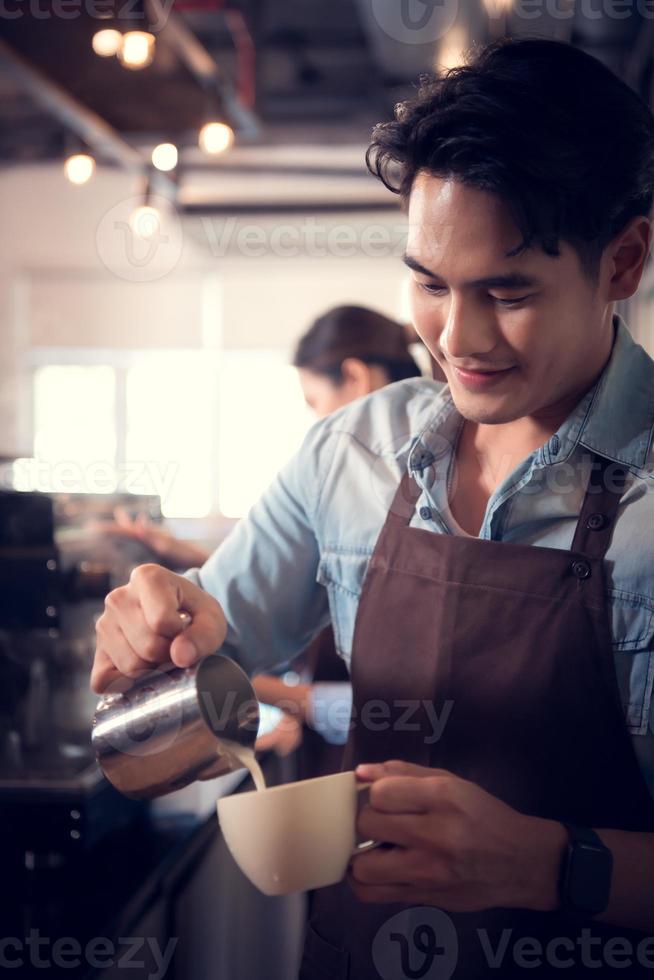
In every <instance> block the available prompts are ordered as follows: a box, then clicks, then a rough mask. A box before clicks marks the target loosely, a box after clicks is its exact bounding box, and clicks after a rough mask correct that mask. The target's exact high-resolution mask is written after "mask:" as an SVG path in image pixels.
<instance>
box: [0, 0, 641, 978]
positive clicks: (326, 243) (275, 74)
mask: <svg viewBox="0 0 654 980" xmlns="http://www.w3.org/2000/svg"><path fill="white" fill-rule="evenodd" d="M503 34H511V35H516V36H517V35H525V34H528V35H532V36H533V35H539V36H546V37H555V38H558V39H560V40H564V41H566V42H569V43H570V44H573V45H576V46H579V47H581V48H583V49H584V50H586V51H588V52H589V53H590V54H593V55H595V56H596V57H598V58H600V59H601V60H602V61H604V62H605V63H606V64H607V65H608V66H609V67H610V68H611V69H612V70H614V71H615V72H616V73H617V74H618V75H620V76H621V77H622V78H624V79H625V80H626V81H627V82H628V84H629V85H631V86H632V87H633V88H634V89H635V90H637V91H638V92H640V94H641V95H642V96H643V98H645V99H646V100H647V101H649V102H651V101H652V97H653V95H654V73H653V65H654V57H653V55H654V44H653V41H654V6H652V4H651V3H649V2H648V0H634V2H633V3H632V2H631V0H576V2H575V0H522V2H519V0H515V2H512V0H330V2H329V3H324V2H318V0H284V2H281V0H233V2H229V3H228V2H223V0H3V2H2V4H1V5H0V821H1V824H0V829H2V832H3V837H2V841H3V847H4V851H5V853H3V854H2V860H3V866H4V867H5V868H8V869H10V870H9V871H7V874H8V875H10V877H8V878H7V879H6V880H7V881H8V882H9V883H10V884H9V885H7V887H6V888H5V896H4V899H3V904H2V905H1V906H0V912H1V913H2V917H0V940H2V937H5V938H6V939H8V940H9V944H8V945H7V944H5V945H2V944H1V943H0V949H1V950H2V952H1V953H0V969H5V968H9V967H10V968H14V967H21V968H24V969H25V970H26V971H27V972H26V973H25V975H26V976H29V975H31V974H30V973H29V970H30V969H33V968H35V967H34V962H33V948H32V946H30V944H29V941H28V940H29V936H30V935H32V933H33V932H34V930H36V932H37V933H38V934H39V935H40V936H43V937H46V938H47V940H48V942H49V944H50V945H49V946H48V947H47V949H46V948H45V947H44V949H43V950H42V956H43V957H44V958H45V957H46V956H47V955H50V958H51V964H50V967H51V968H52V969H54V970H55V971H56V970H57V969H59V968H61V969H63V968H64V967H66V964H65V963H64V966H61V963H60V962H59V960H61V959H62V957H61V956H60V957H59V960H57V958H56V956H54V954H53V947H54V944H55V943H56V941H57V939H61V938H62V937H63V938H66V937H68V938H70V937H73V940H74V942H75V943H77V945H78V946H79V948H80V949H81V950H82V951H84V950H86V953H83V955H81V956H80V955H78V956H77V959H78V960H79V962H78V963H77V964H76V965H75V966H72V965H70V963H69V964H68V966H69V967H70V968H66V972H65V974H64V975H65V976H70V977H72V976H80V977H82V976H83V977H103V978H105V977H110V976H114V975H116V976H117V975H118V973H117V972H116V971H117V970H118V969H119V960H120V956H119V954H120V953H121V952H122V953H123V954H124V953H125V950H124V949H122V947H120V941H121V937H124V936H129V935H132V936H140V937H141V938H142V939H143V950H142V956H141V959H143V957H144V956H145V952H146V951H148V950H150V947H149V945H148V943H149V941H150V940H152V943H153V944H154V943H155V940H156V942H157V943H160V948H161V949H162V950H163V949H164V948H166V944H167V942H168V940H169V939H170V937H171V936H173V937H175V938H176V940H177V951H176V952H175V955H174V956H173V958H172V959H171V960H170V962H168V964H167V965H166V967H165V970H164V972H162V973H160V974H157V972H156V970H157V969H158V968H157V967H156V956H154V953H153V952H152V950H154V945H153V946H152V950H150V953H152V956H151V958H150V959H149V960H148V961H147V962H146V961H145V960H144V963H145V965H144V966H143V967H142V969H141V970H140V972H139V970H136V971H134V970H132V974H131V975H132V976H138V977H141V976H143V977H146V976H155V975H162V976H163V975H164V974H165V975H166V976H169V977H172V976H175V977H178V978H179V977H181V978H187V977H188V978H192V980H204V978H205V977H209V976H212V977H213V978H214V980H220V978H222V977H229V978H230V980H239V978H241V977H243V978H246V977H247V978H249V980H253V978H256V977H259V976H261V977H264V976H265V977H266V978H267V980H271V978H275V977H280V978H288V977H291V976H293V975H294V972H293V971H294V968H295V962H296V958H297V953H298V949H299V943H300V939H301V932H302V909H301V906H300V904H298V903H299V900H298V902H295V901H294V900H264V899H263V898H262V897H261V896H258V895H254V894H253V892H252V890H251V889H249V888H248V887H247V884H246V883H244V880H243V879H242V876H241V877H239V874H240V873H238V872H237V871H236V869H235V868H233V867H231V866H230V870H229V872H228V871H227V870H225V869H226V866H227V864H228V856H227V855H226V853H225V851H224V846H223V845H222V842H221V841H220V838H219V836H218V834H217V830H216V825H215V818H214V817H213V816H212V813H213V806H214V802H215V798H216V794H217V792H227V791H232V790H233V789H234V786H235V784H234V783H233V782H230V783H229V784H226V783H222V784H221V787H222V788H221V787H217V786H216V784H205V787H206V788H205V789H204V790H202V789H201V788H200V789H198V787H197V785H196V787H195V788H194V789H193V791H192V792H191V793H190V795H189V794H188V793H187V795H186V796H184V797H179V796H174V797H171V798H168V800H167V801H164V802H163V803H162V804H161V805H160V806H159V807H158V808H155V809H154V810H150V809H148V808H147V807H144V806H143V805H141V804H135V805H133V806H132V805H128V803H129V801H124V800H122V799H119V798H118V796H117V794H115V793H113V794H112V791H111V787H109V786H108V784H106V782H104V781H103V779H102V777H101V775H100V773H99V771H98V769H97V766H96V765H95V763H94V760H93V758H92V754H91V753H90V747H89V731H90V726H91V719H92V716H93V710H94V705H95V699H94V698H93V696H92V695H91V694H90V692H89V690H88V672H89V667H90V662H91V658H92V654H93V648H94V633H93V624H94V620H95V618H96V617H97V616H98V614H99V612H100V611H101V609H102V599H103V596H104V595H105V593H106V591H107V590H108V589H109V588H111V587H113V586H114V585H116V584H119V583H120V582H123V581H125V579H126V577H127V575H128V574H129V571H130V569H131V568H132V567H134V565H135V564H138V563H139V562H141V561H146V560H152V558H153V557H154V558H157V554H156V552H155V551H154V550H153V548H152V547H151V546H150V545H148V544H147V542H146V541H144V540H140V539H138V537H134V536H133V535H132V536H129V535H126V536H124V537H121V536H120V535H109V534H104V533H102V531H101V527H102V522H105V523H106V522H108V521H112V520H113V519H114V514H115V513H116V507H119V508H121V513H122V514H123V517H124V518H125V520H127V521H129V520H133V519H137V518H139V517H140V519H147V521H148V522H149V524H151V525H153V526H159V525H161V523H162V521H164V520H165V521H166V526H167V528H168V530H169V531H170V533H172V534H174V535H175V536H176V537H177V538H178V539H181V540H186V541H188V542H190V543H192V545H193V546H198V547H200V548H205V549H207V550H210V549H211V548H212V547H213V546H215V545H216V544H217V543H218V542H219V541H220V540H221V538H222V537H224V535H225V534H226V533H228V531H229V529H230V527H231V526H233V523H234V521H236V520H238V519H239V518H240V517H242V516H243V515H245V514H246V513H247V511H248V509H249V507H250V505H251V504H252V503H253V501H254V500H256V499H257V497H258V496H259V495H260V493H261V491H262V490H263V489H264V488H265V487H266V486H267V484H268V483H269V482H270V480H271V479H272V478H273V476H274V475H275V473H276V472H277V470H278V469H279V468H280V467H281V466H282V465H283V463H284V462H285V461H286V460H287V459H288V458H289V457H290V455H291V454H292V453H293V452H294V451H295V450H296V449H297V448H298V446H299V444H300V441H301V439H302V437H303V435H304V433H305V432H306V431H307V428H308V427H309V425H310V424H311V423H312V421H313V419H312V417H311V414H310V413H309V411H308V409H307V407H306V405H305V402H304V398H303V394H302V390H301V388H300V384H299V381H298V377H297V373H296V371H295V370H294V369H293V368H292V367H291V364H290V362H291V359H292V356H293V351H294V349H295V345H296V344H297V341H298V339H299V338H300V337H301V335H302V334H303V333H304V332H305V331H306V330H307V328H308V327H309V325H310V324H311V322H312V321H313V320H314V319H315V318H316V317H317V316H318V315H319V314H321V313H323V312H324V311H325V310H326V309H328V308H330V307H333V306H336V305H339V304H359V305H364V306H370V307H372V308H374V309H375V310H378V311H380V312H383V313H385V314H386V315H387V316H390V317H393V318H396V319H398V320H399V321H401V322H408V308H407V300H406V292H407V290H406V286H407V283H406V273H405V270H404V267H403V265H402V263H401V261H400V256H401V255H402V252H403V243H404V218H403V215H402V212H401V211H400V209H399V205H398V201H397V198H396V197H395V196H394V195H393V194H391V193H390V192H388V191H387V190H386V189H385V188H384V187H383V186H382V185H381V184H380V183H379V182H378V181H376V180H375V179H374V178H372V177H371V176H370V175H369V174H368V173H367V170H366V167H365V160H364V156H365V149H366V146H367V142H368V138H369V135H370V132H371V129H372V127H373V125H374V124H375V123H376V122H379V121H381V120H386V119H389V118H391V117H392V113H393V108H394V106H395V104H396V103H397V102H399V101H401V100H402V99H404V98H407V97H409V96H410V95H411V93H412V92H413V91H414V90H415V87H416V84H417V82H418V78H419V76H420V75H421V74H424V73H433V72H439V71H442V70H443V69H445V68H447V67H451V66H453V65H456V64H458V63H459V62H460V60H461V57H462V52H463V51H464V50H465V49H466V48H467V47H468V46H469V45H470V44H472V43H473V42H484V41H487V40H490V39H491V38H493V37H497V36H500V35H503ZM610 139H611V134H610V133H607V140H610ZM615 152H620V148H619V147H616V148H615ZM653 302H654V278H653V276H652V266H651V263H650V264H649V265H648V268H647V272H646V276H645V280H644V282H643V284H642V286H641V289H640V292H639V294H638V296H637V297H636V298H634V299H633V300H631V301H629V302H628V303H623V304H620V307H619V312H621V313H622V314H623V315H624V316H625V319H626V321H627V323H628V325H629V326H630V328H631V330H632V332H633V333H634V335H635V336H636V338H637V339H638V340H639V342H641V343H642V344H643V345H644V346H645V347H647V348H648V349H649V351H650V353H652V352H654V326H653V323H654V321H653V319H652V311H651V305H652V303H653ZM415 353H416V357H417V359H418V361H419V363H420V365H421V367H422V368H423V370H424V371H425V373H428V372H429V363H428V359H425V357H424V352H421V351H420V350H419V349H418V348H416V350H415ZM190 563H191V561H190V560H189V561H188V562H187V564H190ZM290 679H292V678H290V677H289V680H290ZM271 727H273V728H274V725H273V723H272V722H271ZM286 764H287V763H286V762H284V761H283V760H282V759H281V758H280V757H278V756H276V755H275V753H272V755H271V758H270V759H269V761H268V763H267V774H268V778H269V780H270V781H273V782H274V781H275V780H276V779H277V780H280V779H284V778H289V771H288V770H284V768H283V767H284V765H286ZM241 788H242V786H241ZM243 921H248V922H251V923H252V924H253V928H255V933H256V935H257V937H258V941H257V942H254V943H253V942H252V936H251V935H249V936H246V934H245V931H244V930H243V929H242V927H239V923H241V924H242V923H243ZM98 937H105V938H107V942H109V943H110V944H113V946H112V948H113V951H114V952H113V958H112V956H110V955H109V954H106V955H105V957H104V960H102V957H100V958H99V959H100V960H102V962H101V963H100V965H99V966H98V965H97V964H96V965H94V964H95V962H96V961H95V960H93V956H91V954H89V953H88V943H89V942H90V941H91V940H93V939H97V938H98ZM280 937H281V938H280ZM146 940H147V941H146ZM157 948H159V947H157ZM48 950H49V954H48ZM271 950H276V952H274V953H271ZM264 951H265V952H264ZM148 955H149V953H148ZM3 957H4V959H3ZM152 957H154V959H153V958H152ZM74 958H75V957H74V956H73V959H74ZM135 958H136V959H138V957H135ZM19 960H20V962H19ZM96 960H98V957H96ZM71 963H72V960H71ZM15 975H19V974H18V973H17V974H15Z"/></svg>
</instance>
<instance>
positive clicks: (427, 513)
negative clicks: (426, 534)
mask: <svg viewBox="0 0 654 980" xmlns="http://www.w3.org/2000/svg"><path fill="white" fill-rule="evenodd" d="M420 516H421V517H422V519H423V521H430V520H431V507H421V508H420Z"/></svg>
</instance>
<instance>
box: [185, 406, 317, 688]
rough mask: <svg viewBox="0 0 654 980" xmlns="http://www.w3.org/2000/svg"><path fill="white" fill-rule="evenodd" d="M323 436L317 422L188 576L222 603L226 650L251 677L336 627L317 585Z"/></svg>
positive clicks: (289, 658) (286, 659)
mask: <svg viewBox="0 0 654 980" xmlns="http://www.w3.org/2000/svg"><path fill="white" fill-rule="evenodd" d="M320 432H321V430H320V423H318V425H317V426H314V427H313V428H312V429H311V430H310V432H309V434H308V435H307V437H306V439H305V441H304V443H303V445H302V448H301V449H300V451H299V452H298V453H297V454H296V455H295V456H294V457H293V459H292V460H291V461H290V462H289V463H288V464H287V465H286V466H285V467H284V469H282V470H281V472H280V473H279V475H278V476H277V477H276V479H275V480H274V481H273V483H272V484H271V486H270V487H269V488H268V490H267V491H266V492H265V493H264V495H263V496H262V497H261V498H260V499H259V501H258V502H257V503H256V504H255V505H254V506H253V507H252V509H251V510H250V513H249V514H248V516H247V517H246V518H244V519H243V520H242V521H240V522H239V523H238V524H237V525H236V527H235V528H234V529H233V531H231V533H230V534H229V535H228V536H227V538H226V539H225V541H224V542H223V543H222V544H221V545H220V547H219V548H218V549H217V550H216V551H215V552H214V553H213V554H212V555H211V556H210V557H209V558H208V560H207V561H206V562H205V564H204V565H203V566H202V567H201V568H195V569H190V570H189V571H188V572H187V573H186V576H187V577H188V578H190V579H191V580H192V581H194V582H196V584H198V585H200V586H201V587H202V588H203V589H205V590H206V591H207V592H209V593H210V594H211V595H212V596H214V597H215V598H216V599H217V600H218V602H219V603H220V605H221V607H222V610H223V612H224V614H225V617H226V619H227V624H228V631H227V638H226V641H225V643H224V644H223V646H222V647H221V651H220V652H221V653H224V654H225V655H226V656H229V657H232V658H233V659H234V660H236V661H237V662H238V663H240V664H241V666H242V667H243V669H244V670H246V671H247V673H248V674H255V673H262V672H266V671H270V670H273V669H274V668H276V667H279V666H280V665H282V664H285V663H288V661H289V660H291V659H292V658H293V657H295V656H296V655H297V654H298V653H300V652H301V651H302V650H303V649H304V648H305V647H306V646H308V644H309V643H310V642H311V640H312V639H313V638H314V636H315V635H316V634H317V633H318V632H319V631H320V630H321V629H323V628H324V627H325V626H326V625H327V623H328V622H329V608H328V600H327V594H326V591H325V589H324V588H323V586H322V585H320V584H319V583H318V582H317V580H316V575H317V570H318V563H319V548H318V541H317V537H316V501H317V500H318V497H319V492H318V491H319V486H320V473H319V469H320V465H321V459H320V451H319V450H320V445H321V444H322V440H321V439H320V437H319V436H320ZM245 465H248V461H247V460H246V463H245Z"/></svg>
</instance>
